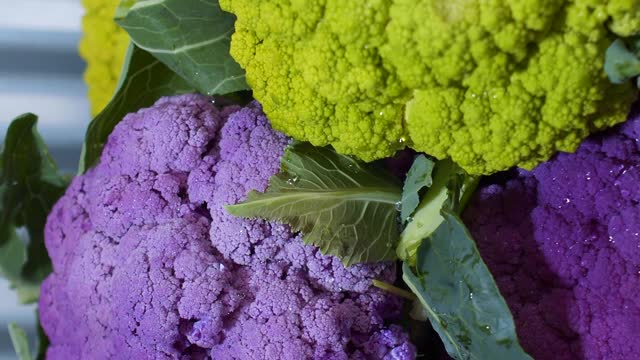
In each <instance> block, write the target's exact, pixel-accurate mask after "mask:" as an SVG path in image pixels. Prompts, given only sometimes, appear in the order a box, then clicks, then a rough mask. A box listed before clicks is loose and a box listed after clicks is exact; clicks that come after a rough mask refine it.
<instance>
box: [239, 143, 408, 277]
mask: <svg viewBox="0 0 640 360" xmlns="http://www.w3.org/2000/svg"><path fill="white" fill-rule="evenodd" d="M400 195H401V189H400V185H399V184H398V182H397V181H396V179H395V178H393V177H391V176H390V175H388V174H387V173H386V172H384V171H382V170H381V169H378V168H374V167H373V166H371V165H367V164H363V163H361V162H358V161H356V160H354V159H352V158H350V157H348V156H345V155H341V154H338V153H336V152H335V151H334V150H332V149H330V148H317V147H313V146H312V145H311V144H309V143H295V144H293V145H291V146H290V147H289V148H287V150H286V152H285V154H284V156H283V157H282V159H281V171H280V173H279V174H277V175H275V176H273V177H272V178H271V179H270V181H269V188H268V189H267V191H266V192H265V193H258V192H255V191H252V192H250V193H249V194H248V196H247V200H246V201H245V202H243V203H241V204H237V205H230V206H227V210H228V211H229V213H231V214H232V215H236V216H242V217H248V218H251V217H260V218H264V219H268V220H272V221H281V222H284V223H287V224H289V225H291V227H292V228H293V229H294V230H295V231H301V232H302V233H303V234H304V241H305V243H307V244H313V245H315V246H317V247H319V248H320V251H321V252H322V253H323V254H330V255H335V256H337V257H338V258H340V260H342V262H343V263H344V264H345V265H347V266H348V265H351V264H355V263H360V262H374V261H382V260H394V259H395V258H396V257H395V246H396V243H397V241H398V227H397V224H396V218H397V210H396V203H397V202H399V201H400Z"/></svg>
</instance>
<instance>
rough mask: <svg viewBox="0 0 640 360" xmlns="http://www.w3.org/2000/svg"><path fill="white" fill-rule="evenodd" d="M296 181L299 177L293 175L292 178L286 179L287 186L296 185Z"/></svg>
mask: <svg viewBox="0 0 640 360" xmlns="http://www.w3.org/2000/svg"><path fill="white" fill-rule="evenodd" d="M298 180H300V177H298V175H293V176H292V177H290V178H289V179H287V184H289V185H293V184H295V183H297V182H298Z"/></svg>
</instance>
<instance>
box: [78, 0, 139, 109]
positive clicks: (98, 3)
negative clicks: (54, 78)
mask: <svg viewBox="0 0 640 360" xmlns="http://www.w3.org/2000/svg"><path fill="white" fill-rule="evenodd" d="M119 3H120V1H119V0H82V5H83V6H84V9H85V14H84V16H83V18H82V39H81V40H80V48H79V50H80V55H81V56H82V58H83V59H84V60H85V61H86V63H87V69H86V70H85V72H84V80H85V82H86V84H87V89H88V92H89V103H90V105H91V113H92V114H94V115H95V114H97V113H98V112H100V110H102V109H103V108H104V107H105V106H106V105H107V103H108V102H109V100H110V99H111V96H112V95H113V93H114V92H115V90H116V85H117V83H118V77H119V75H120V70H121V69H122V65H123V62H124V57H125V53H126V50H127V46H128V45H129V37H128V36H127V33H126V32H125V31H124V30H122V29H121V28H120V27H119V26H118V25H117V24H116V23H115V21H113V17H114V14H115V11H116V8H117V7H118V4H119Z"/></svg>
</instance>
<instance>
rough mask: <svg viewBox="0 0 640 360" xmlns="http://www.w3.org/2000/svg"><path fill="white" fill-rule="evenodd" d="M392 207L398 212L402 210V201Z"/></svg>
mask: <svg viewBox="0 0 640 360" xmlns="http://www.w3.org/2000/svg"><path fill="white" fill-rule="evenodd" d="M393 207H395V208H396V210H397V211H400V209H401V208H402V201H397V202H396V203H395V204H393Z"/></svg>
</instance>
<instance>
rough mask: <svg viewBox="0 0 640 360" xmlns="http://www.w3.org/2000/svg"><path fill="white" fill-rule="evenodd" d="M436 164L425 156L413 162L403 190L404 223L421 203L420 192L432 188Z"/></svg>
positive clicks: (401, 215) (402, 213)
mask: <svg viewBox="0 0 640 360" xmlns="http://www.w3.org/2000/svg"><path fill="white" fill-rule="evenodd" d="M433 165H434V162H433V161H431V160H429V159H428V158H427V157H426V156H424V155H419V156H418V157H416V159H415V160H413V164H412V165H411V168H410V169H409V172H408V173H407V179H406V180H405V181H404V187H403V188H402V205H401V207H400V219H401V220H402V222H403V223H405V222H407V219H409V217H410V216H411V215H412V214H413V212H414V211H415V210H416V208H417V207H418V203H419V202H420V190H422V189H423V188H428V187H430V186H431V184H432V182H433V179H432V178H431V172H432V171H433Z"/></svg>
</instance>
